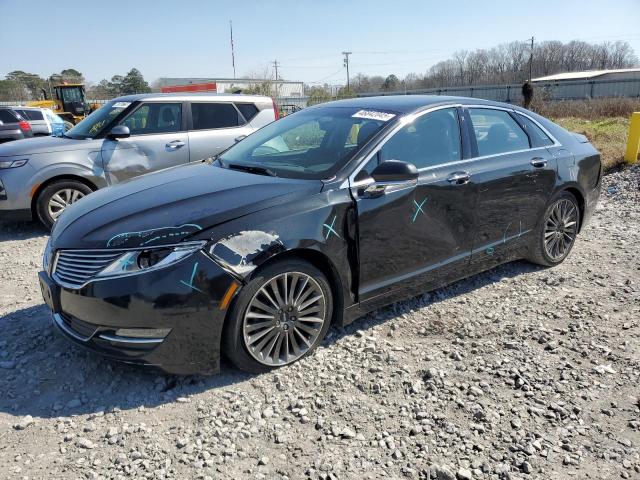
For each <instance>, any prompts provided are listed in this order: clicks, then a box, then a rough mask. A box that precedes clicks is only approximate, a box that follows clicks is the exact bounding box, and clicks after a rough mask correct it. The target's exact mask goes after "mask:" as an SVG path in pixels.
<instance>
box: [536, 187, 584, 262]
mask: <svg viewBox="0 0 640 480" xmlns="http://www.w3.org/2000/svg"><path fill="white" fill-rule="evenodd" d="M558 208H559V209H560V210H558ZM561 212H564V215H560V216H558V215H559V214H560V213H561ZM562 218H565V220H562ZM556 222H557V223H558V224H559V223H561V222H562V225H559V228H556V229H555V230H554V223H556ZM579 225H580V207H579V206H578V202H577V200H576V197H574V196H573V195H572V194H571V193H569V192H561V193H560V194H559V195H557V196H555V197H554V198H553V200H552V201H551V202H549V205H548V206H547V208H546V209H545V212H544V215H543V216H542V219H541V220H540V222H539V224H538V225H537V227H536V229H535V232H534V235H533V241H532V245H531V246H530V249H529V251H530V253H529V255H528V256H527V260H529V261H530V262H532V263H537V264H538V265H544V266H546V267H553V266H555V265H559V264H561V263H562V262H563V261H564V259H565V258H567V256H568V255H569V252H571V249H572V248H573V245H574V243H575V240H576V237H577V235H578V227H579ZM555 232H559V233H555ZM550 237H551V238H550ZM554 238H555V239H556V241H555V243H554ZM547 239H549V240H548V241H547ZM549 242H551V244H552V245H550V243H549ZM562 242H564V246H563V248H561V247H562V245H561V243H562ZM556 253H557V254H556Z"/></svg>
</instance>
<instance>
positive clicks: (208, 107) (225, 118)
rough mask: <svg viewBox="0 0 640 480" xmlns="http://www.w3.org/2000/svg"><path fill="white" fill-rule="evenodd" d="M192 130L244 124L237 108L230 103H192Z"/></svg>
mask: <svg viewBox="0 0 640 480" xmlns="http://www.w3.org/2000/svg"><path fill="white" fill-rule="evenodd" d="M191 115H192V117H193V130H209V129H212V128H229V127H237V126H239V125H243V124H244V120H243V119H242V118H241V117H240V114H239V113H238V110H236V107H234V106H233V105H232V104H230V103H192V104H191Z"/></svg>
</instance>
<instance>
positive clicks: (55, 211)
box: [47, 188, 85, 221]
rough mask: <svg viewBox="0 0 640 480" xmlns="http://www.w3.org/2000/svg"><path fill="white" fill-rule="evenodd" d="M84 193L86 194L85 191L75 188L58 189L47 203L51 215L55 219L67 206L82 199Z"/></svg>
mask: <svg viewBox="0 0 640 480" xmlns="http://www.w3.org/2000/svg"><path fill="white" fill-rule="evenodd" d="M84 195H85V194H84V193H83V192H81V191H80V190H76V189H74V188H64V189H62V190H58V191H57V192H56V193H54V194H53V195H52V196H51V198H50V199H49V203H48V205H47V210H48V211H49V215H50V216H51V218H52V219H53V220H54V221H55V220H56V219H57V218H58V217H59V216H60V214H61V213H62V212H64V210H65V208H67V207H68V206H69V205H71V204H72V203H75V202H77V201H78V200H80V199H81V198H82V197H84Z"/></svg>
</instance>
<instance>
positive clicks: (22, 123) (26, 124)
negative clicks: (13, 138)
mask: <svg viewBox="0 0 640 480" xmlns="http://www.w3.org/2000/svg"><path fill="white" fill-rule="evenodd" d="M18 126H19V127H20V130H22V131H23V132H30V131H31V125H29V122H25V121H24V120H22V121H20V122H18Z"/></svg>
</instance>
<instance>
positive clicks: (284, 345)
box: [222, 260, 333, 373]
mask: <svg viewBox="0 0 640 480" xmlns="http://www.w3.org/2000/svg"><path fill="white" fill-rule="evenodd" d="M332 312H333V299H332V295H331V288H330V286H329V282H328V281H327V279H326V277H325V276H324V274H323V273H322V272H321V271H320V270H318V269H317V268H315V267H313V266H312V265H310V264H308V263H307V262H304V261H301V260H285V261H282V262H278V263H275V264H273V265H270V266H268V267H267V268H265V269H264V270H262V271H260V272H258V274H257V275H256V276H255V277H254V278H253V279H252V280H251V281H250V282H249V283H248V284H247V285H246V286H245V287H244V288H243V289H242V290H241V292H240V294H239V296H238V298H237V299H236V301H235V302H234V305H233V307H232V308H231V311H230V312H229V317H228V319H227V322H228V324H227V325H226V326H225V331H224V339H223V346H222V348H223V351H224V352H225V354H226V356H227V357H228V358H229V359H230V360H231V361H232V362H233V363H234V365H236V367H238V368H239V369H241V370H245V371H247V372H251V373H261V372H266V371H268V370H271V369H273V368H277V367H281V366H284V365H289V364H291V363H293V362H296V361H298V360H300V359H301V358H303V357H305V356H306V355H309V354H310V353H311V352H313V351H314V350H315V349H316V348H317V347H318V345H319V344H320V342H321V341H322V339H323V338H324V336H325V334H326V333H327V330H328V329H329V326H330V323H331V315H332Z"/></svg>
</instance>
